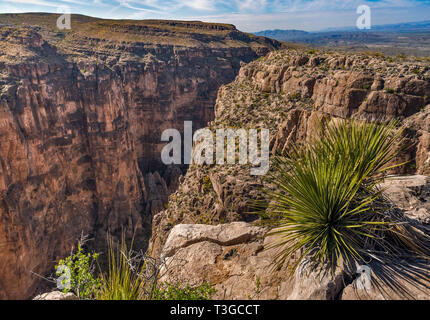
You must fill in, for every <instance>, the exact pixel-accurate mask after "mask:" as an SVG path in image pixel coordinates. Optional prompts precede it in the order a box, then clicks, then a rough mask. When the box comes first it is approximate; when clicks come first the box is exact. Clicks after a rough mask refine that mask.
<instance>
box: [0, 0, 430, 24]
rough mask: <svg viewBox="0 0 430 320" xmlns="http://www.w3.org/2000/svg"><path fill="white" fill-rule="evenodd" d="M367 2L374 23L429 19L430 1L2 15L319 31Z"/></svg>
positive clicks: (14, 0) (309, 0) (73, 4)
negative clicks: (212, 23)
mask: <svg viewBox="0 0 430 320" xmlns="http://www.w3.org/2000/svg"><path fill="white" fill-rule="evenodd" d="M362 4H367V5H369V6H370V7H371V8H372V14H373V18H375V19H373V20H374V21H380V22H381V23H382V22H384V23H385V22H387V23H396V22H405V21H418V20H428V19H429V18H428V17H430V0H88V1H85V0H0V12H8V10H9V11H14V12H17V11H18V12H28V11H46V12H56V10H57V8H58V7H60V6H64V5H67V6H69V7H70V8H71V10H72V12H73V13H81V14H87V15H92V16H97V17H105V18H114V19H146V18H151V19H183V20H204V21H215V22H216V21H219V22H228V23H233V24H236V25H237V26H238V27H239V28H242V29H243V30H245V31H247V30H248V31H256V30H258V29H269V28H279V29H285V28H297V29H299V28H303V29H309V30H310V29H314V30H315V29H319V28H325V27H330V26H341V25H348V26H350V25H354V24H355V21H354V19H356V8H357V7H358V6H359V5H362Z"/></svg>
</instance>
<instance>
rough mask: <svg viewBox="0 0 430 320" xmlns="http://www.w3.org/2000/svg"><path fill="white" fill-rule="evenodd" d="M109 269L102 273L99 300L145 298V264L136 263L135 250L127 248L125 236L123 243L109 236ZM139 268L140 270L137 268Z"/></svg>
mask: <svg viewBox="0 0 430 320" xmlns="http://www.w3.org/2000/svg"><path fill="white" fill-rule="evenodd" d="M107 241H108V258H109V261H108V262H109V264H108V271H107V273H101V275H100V279H101V288H100V290H99V292H98V295H97V299H98V300H144V299H145V298H146V296H145V294H146V293H145V289H146V286H147V284H148V283H147V279H146V278H144V277H141V276H140V275H141V273H142V271H141V270H144V268H145V266H144V265H143V266H142V265H137V266H136V265H135V264H134V261H133V250H132V245H131V248H130V249H129V248H127V244H126V241H125V237H124V236H123V237H122V240H121V243H120V244H119V245H118V244H116V243H115V241H114V240H113V238H112V237H110V236H109V237H108V240H107ZM136 268H139V270H136Z"/></svg>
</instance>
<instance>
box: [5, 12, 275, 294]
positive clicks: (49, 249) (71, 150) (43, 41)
mask: <svg viewBox="0 0 430 320" xmlns="http://www.w3.org/2000/svg"><path fill="white" fill-rule="evenodd" d="M36 18H38V19H39V18H40V16H38V15H27V16H25V17H24V18H23V17H22V16H13V15H12V16H10V15H6V16H0V23H5V24H7V26H2V27H0V51H1V56H0V70H1V74H0V84H1V95H0V146H1V148H0V298H4V299H7V298H8V299H16V298H28V297H30V296H31V295H32V294H33V293H34V291H35V289H36V287H37V285H38V283H39V282H40V279H39V278H37V277H36V276H34V275H33V274H32V273H33V272H34V273H38V274H42V275H43V274H45V273H46V272H48V271H49V270H50V269H51V268H52V266H53V264H54V263H55V261H57V260H58V259H59V258H61V257H64V256H65V255H67V254H68V253H69V252H70V250H71V248H72V247H73V245H74V244H75V243H76V240H77V239H78V238H79V236H80V234H81V233H84V234H90V235H92V236H95V238H96V245H97V244H98V245H104V239H103V235H104V234H105V233H106V232H108V231H109V232H111V233H113V234H120V233H121V231H122V230H124V231H126V233H127V236H132V235H133V233H136V239H138V240H139V241H140V243H141V244H142V246H144V243H145V241H146V239H148V237H149V236H150V224H151V214H152V213H154V212H156V211H157V210H160V209H161V207H162V203H163V201H165V200H166V199H167V195H168V192H169V191H173V190H172V188H174V187H175V183H176V182H175V181H177V178H178V176H179V173H178V169H175V168H173V169H172V168H169V169H168V170H165V169H164V168H163V166H162V165H161V163H160V160H159V159H160V151H161V148H162V144H161V142H160V138H161V132H162V131H163V130H164V129H166V128H177V129H179V130H182V128H183V121H184V120H191V121H193V122H194V125H195V127H197V128H198V127H203V126H205V125H206V123H207V122H208V121H210V120H212V119H213V117H214V111H213V105H214V103H215V99H216V95H217V90H218V88H219V86H221V85H222V84H225V83H228V82H230V81H232V80H233V79H234V77H235V76H236V74H237V72H238V71H239V68H240V64H241V62H249V61H251V60H253V59H255V58H257V57H259V56H260V55H263V54H266V53H268V52H269V51H270V50H272V49H275V48H276V47H279V45H280V44H279V43H276V42H270V41H267V40H266V39H263V38H257V37H252V36H249V35H245V34H241V33H240V32H239V31H237V30H235V28H234V27H233V26H228V25H211V24H203V23H197V24H196V23H195V24H192V25H188V26H187V25H186V24H185V25H184V24H182V23H180V22H175V23H172V24H171V25H169V24H168V23H166V22H163V23H162V24H161V25H159V24H157V25H155V22H135V23H134V24H132V23H131V24H130V23H129V22H127V23H125V22H124V23H122V22H115V23H114V22H110V21H105V20H97V19H90V18H87V17H80V16H77V17H76V20H75V22H77V23H76V24H75V25H76V27H75V29H72V30H71V31H68V32H66V33H56V32H52V31H50V30H51V29H52V28H47V27H46V25H47V24H48V23H55V19H54V18H55V16H51V15H48V16H46V17H44V19H43V22H40V21H39V20H37V19H36ZM45 18H46V19H45ZM73 21H74V20H73V18H72V23H73ZM23 22H25V23H26V25H25V26H20V27H17V26H15V25H17V24H22V23H23ZM35 24H37V25H40V26H39V27H37V28H36V27H34V25H35ZM53 25H54V26H55V24H53ZM169 32H170V37H171V38H172V39H173V38H174V39H176V40H177V39H181V38H182V39H183V41H182V42H181V41H179V42H178V41H176V42H172V41H169V39H167V40H166V37H167V35H168V34H169ZM160 33H161V34H163V35H164V37H162V36H160ZM121 34H122V37H121ZM125 34H126V35H125ZM142 34H143V36H142ZM145 34H146V36H147V37H145ZM138 36H139V37H142V38H138ZM158 40H160V41H158ZM226 43H227V44H226ZM157 171H160V174H161V175H160V174H159V173H158V172H157ZM166 181H167V183H166Z"/></svg>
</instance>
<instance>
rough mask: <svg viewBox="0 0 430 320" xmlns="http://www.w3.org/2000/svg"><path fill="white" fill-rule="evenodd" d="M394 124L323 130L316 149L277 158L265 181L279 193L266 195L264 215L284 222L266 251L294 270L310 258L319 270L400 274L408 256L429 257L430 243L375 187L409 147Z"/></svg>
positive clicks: (359, 124)
mask: <svg viewBox="0 0 430 320" xmlns="http://www.w3.org/2000/svg"><path fill="white" fill-rule="evenodd" d="M396 126H397V124H396V123H395V122H392V123H390V124H386V125H383V124H381V125H378V124H369V123H365V122H356V121H340V122H337V123H336V124H330V125H327V126H325V127H323V126H321V132H320V134H319V135H318V136H319V137H318V138H315V139H314V141H312V143H311V144H306V145H303V146H300V147H295V148H294V149H293V150H292V151H291V152H290V153H289V154H288V155H286V156H281V157H277V158H276V159H275V160H274V162H275V164H274V170H272V173H271V175H270V176H269V178H268V180H269V182H270V183H272V184H274V185H275V186H276V190H277V191H266V196H267V199H266V201H265V203H270V205H269V207H268V209H267V210H266V212H270V214H272V215H273V216H275V217H281V220H280V221H278V226H277V227H276V228H275V229H274V230H273V231H272V232H271V233H270V235H277V239H278V240H277V241H276V242H273V243H271V245H270V246H269V248H271V249H275V248H276V249H277V255H276V258H275V262H276V265H277V266H278V267H279V266H281V265H283V264H284V263H285V261H286V260H289V261H294V264H293V265H292V272H294V271H295V270H296V269H297V267H298V265H299V264H300V263H301V262H302V261H303V260H304V259H306V260H307V261H309V262H310V263H311V265H312V267H313V268H318V269H320V270H327V269H329V270H331V271H332V272H334V271H335V269H336V268H337V267H338V266H339V265H340V264H342V265H343V266H346V267H347V268H349V269H350V270H351V271H354V270H355V265H356V263H360V262H363V261H366V262H369V261H372V260H373V261H378V262H381V264H382V265H386V267H384V268H386V269H387V268H388V269H390V271H389V272H395V271H396V270H399V269H396V268H397V266H398V263H399V261H401V260H403V258H405V257H411V256H413V257H425V258H426V257H429V252H430V251H429V249H428V248H429V247H428V243H429V242H428V237H426V236H425V235H424V234H422V233H420V232H419V231H418V230H417V229H415V228H414V227H413V226H411V225H409V224H408V223H407V221H406V219H405V218H404V217H403V216H402V215H399V214H396V211H395V210H391V209H390V207H389V206H388V205H387V201H386V200H385V199H384V198H383V194H382V190H380V189H379V188H378V184H379V183H380V182H381V181H382V180H383V179H384V178H385V177H386V175H387V171H388V170H390V169H392V168H393V166H390V163H392V161H393V160H394V159H395V158H396V156H397V155H398V153H399V150H401V149H402V146H403V145H404V139H403V138H402V130H400V129H397V128H396ZM394 167H395V166H394ZM293 257H294V259H292V260H290V258H293ZM381 279H383V281H386V280H384V279H386V277H385V278H384V277H383V276H382V277H381Z"/></svg>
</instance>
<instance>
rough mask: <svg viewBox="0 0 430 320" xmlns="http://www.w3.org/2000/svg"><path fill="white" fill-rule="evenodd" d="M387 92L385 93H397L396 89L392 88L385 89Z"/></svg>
mask: <svg viewBox="0 0 430 320" xmlns="http://www.w3.org/2000/svg"><path fill="white" fill-rule="evenodd" d="M384 90H385V92H386V93H394V92H396V91H395V90H394V89H392V88H385V89H384Z"/></svg>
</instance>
